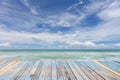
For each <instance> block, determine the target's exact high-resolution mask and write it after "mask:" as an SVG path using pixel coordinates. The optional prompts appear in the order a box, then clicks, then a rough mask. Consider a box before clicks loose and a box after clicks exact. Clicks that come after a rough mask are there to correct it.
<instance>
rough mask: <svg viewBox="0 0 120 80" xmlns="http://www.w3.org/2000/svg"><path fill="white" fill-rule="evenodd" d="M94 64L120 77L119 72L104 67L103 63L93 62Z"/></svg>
mask: <svg viewBox="0 0 120 80" xmlns="http://www.w3.org/2000/svg"><path fill="white" fill-rule="evenodd" d="M93 62H95V63H96V64H98V65H100V66H102V67H103V68H105V69H107V70H109V71H110V72H112V73H114V74H116V75H117V76H119V77H120V73H119V72H116V71H115V70H113V69H111V68H109V67H108V66H106V65H104V64H102V63H100V62H99V61H93Z"/></svg>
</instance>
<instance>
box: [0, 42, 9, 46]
mask: <svg viewBox="0 0 120 80" xmlns="http://www.w3.org/2000/svg"><path fill="white" fill-rule="evenodd" d="M0 47H10V43H9V42H6V43H0Z"/></svg>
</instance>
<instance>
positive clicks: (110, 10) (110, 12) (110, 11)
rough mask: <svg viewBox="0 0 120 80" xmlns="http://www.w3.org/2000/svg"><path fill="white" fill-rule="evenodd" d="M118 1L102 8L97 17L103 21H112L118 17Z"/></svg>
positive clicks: (119, 2) (119, 6)
mask: <svg viewBox="0 0 120 80" xmlns="http://www.w3.org/2000/svg"><path fill="white" fill-rule="evenodd" d="M119 13H120V1H114V2H112V3H111V4H110V5H108V6H107V7H106V8H104V9H103V10H102V11H101V12H100V13H99V14H98V16H99V17H100V18H102V19H104V20H111V19H112V20H113V19H116V18H119V17H120V14H119Z"/></svg>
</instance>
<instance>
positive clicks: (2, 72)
mask: <svg viewBox="0 0 120 80" xmlns="http://www.w3.org/2000/svg"><path fill="white" fill-rule="evenodd" d="M18 63H19V61H14V62H13V63H10V64H8V65H7V66H6V67H5V68H4V69H1V70H0V76H1V75H3V74H5V73H6V72H7V71H8V70H10V69H11V68H13V67H14V66H16V65H17V64H18ZM8 67H9V68H8Z"/></svg>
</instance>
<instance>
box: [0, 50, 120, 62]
mask: <svg viewBox="0 0 120 80" xmlns="http://www.w3.org/2000/svg"><path fill="white" fill-rule="evenodd" d="M5 57H6V58H12V59H79V60H93V59H95V60H96V59H97V60H120V50H73V49H69V50H0V58H5Z"/></svg>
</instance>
